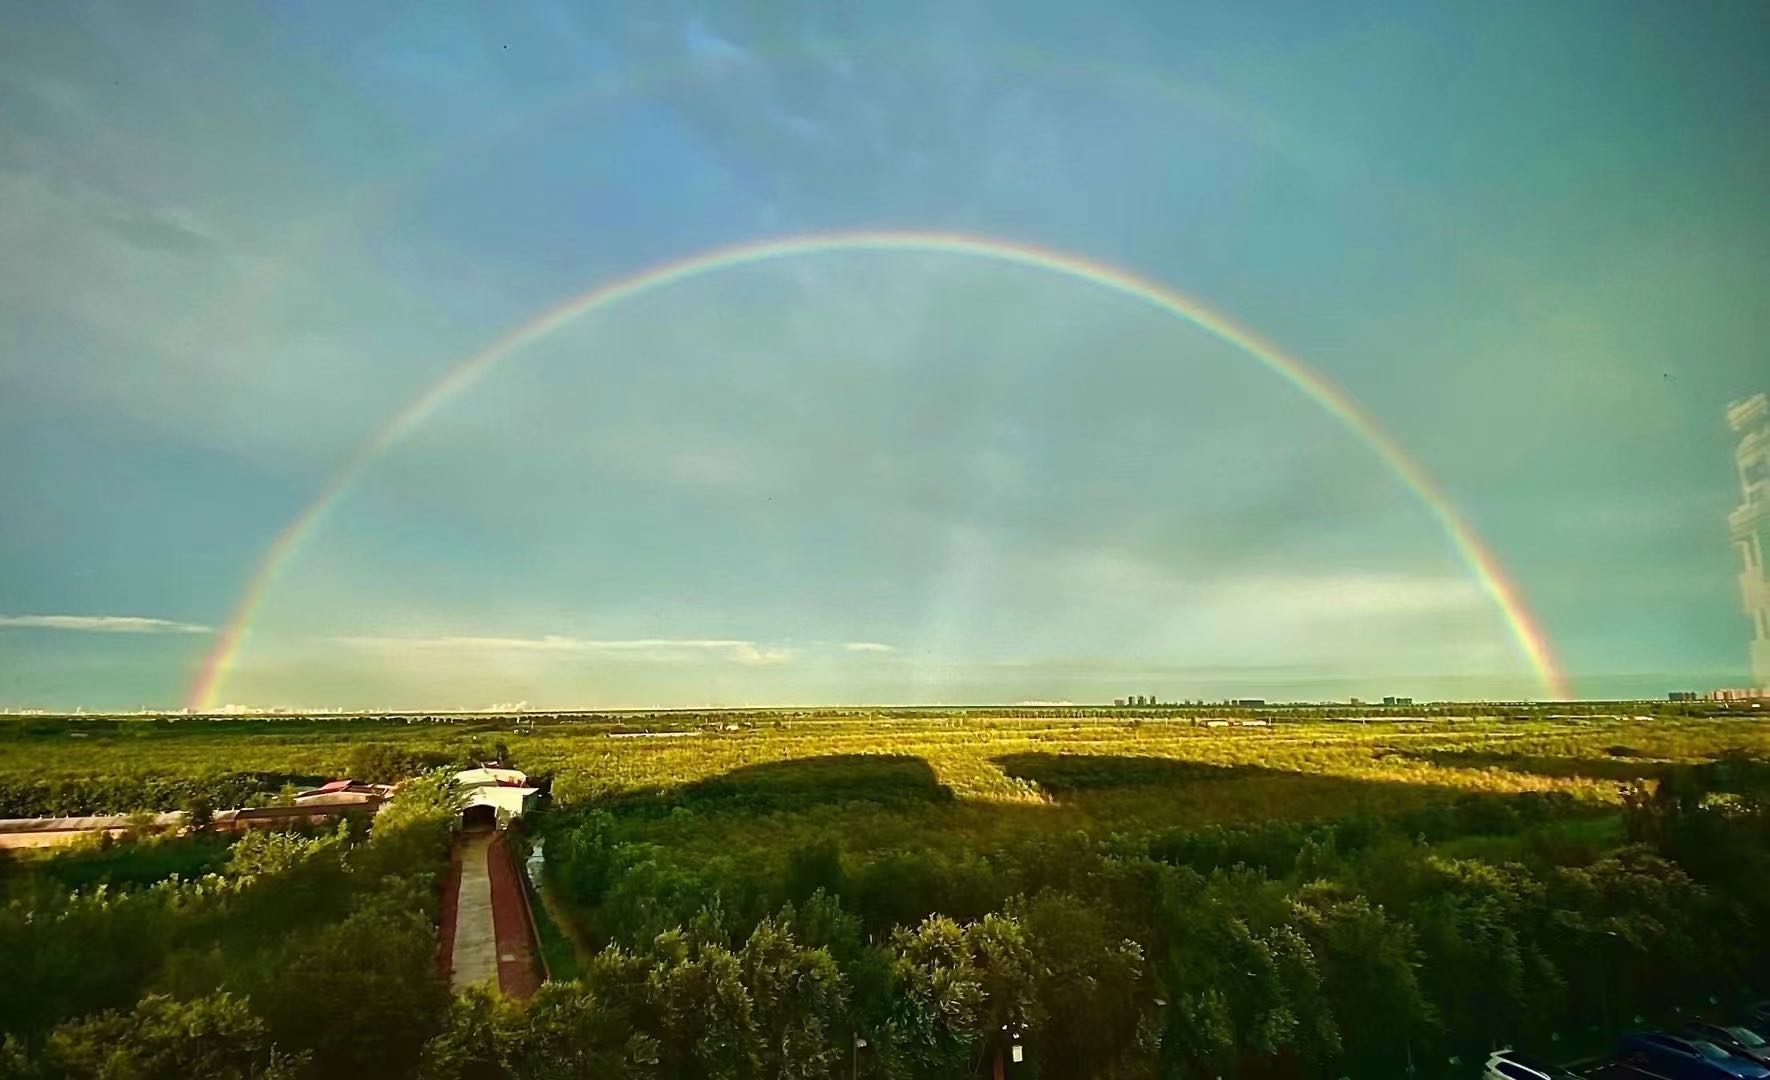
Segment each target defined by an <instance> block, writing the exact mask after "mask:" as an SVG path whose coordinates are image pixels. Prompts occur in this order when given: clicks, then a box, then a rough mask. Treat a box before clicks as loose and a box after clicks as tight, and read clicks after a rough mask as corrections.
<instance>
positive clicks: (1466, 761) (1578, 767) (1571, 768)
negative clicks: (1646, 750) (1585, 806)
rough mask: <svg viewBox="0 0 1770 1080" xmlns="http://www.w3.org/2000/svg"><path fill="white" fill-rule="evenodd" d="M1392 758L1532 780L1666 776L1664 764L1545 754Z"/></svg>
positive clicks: (1442, 753) (1408, 753)
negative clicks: (1513, 774)
mask: <svg viewBox="0 0 1770 1080" xmlns="http://www.w3.org/2000/svg"><path fill="white" fill-rule="evenodd" d="M1392 753H1393V756H1396V757H1404V758H1410V759H1412V760H1414V761H1423V762H1425V763H1427V764H1428V765H1436V766H1438V767H1440V768H1446V769H1505V770H1507V771H1509V772H1518V773H1529V774H1530V775H1532V776H1553V777H1557V778H1559V779H1564V780H1570V779H1584V780H1616V781H1625V780H1641V779H1650V778H1657V777H1660V776H1664V775H1665V773H1666V770H1667V769H1668V768H1669V766H1667V765H1666V764H1665V763H1664V762H1658V761H1639V760H1631V759H1628V758H1620V757H1612V758H1573V757H1552V756H1549V755H1544V754H1507V753H1502V752H1500V751H1496V750H1396V751H1393V752H1392Z"/></svg>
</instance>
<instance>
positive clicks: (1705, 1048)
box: [1616, 1031, 1770, 1080]
mask: <svg viewBox="0 0 1770 1080" xmlns="http://www.w3.org/2000/svg"><path fill="white" fill-rule="evenodd" d="M1616 1056H1617V1059H1618V1060H1619V1061H1622V1062H1625V1063H1627V1064H1629V1065H1638V1066H1641V1067H1644V1068H1647V1069H1650V1070H1652V1071H1653V1072H1656V1073H1659V1074H1660V1075H1661V1076H1665V1077H1668V1078H1669V1080H1731V1078H1736V1077H1743V1078H1751V1080H1757V1078H1759V1077H1766V1076H1770V1069H1766V1068H1765V1067H1764V1066H1762V1065H1759V1064H1757V1063H1755V1062H1751V1061H1747V1060H1745V1059H1744V1058H1740V1057H1734V1056H1733V1055H1732V1054H1729V1053H1728V1052H1727V1051H1725V1050H1723V1049H1721V1048H1720V1047H1718V1046H1716V1045H1715V1044H1714V1043H1712V1042H1709V1041H1707V1040H1705V1039H1687V1038H1682V1037H1680V1036H1677V1035H1666V1034H1664V1033H1662V1032H1657V1031H1654V1032H1647V1033H1644V1034H1635V1035H1626V1036H1624V1037H1623V1041H1622V1044H1621V1045H1620V1046H1618V1047H1617V1052H1616Z"/></svg>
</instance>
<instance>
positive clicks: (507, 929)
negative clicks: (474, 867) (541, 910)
mask: <svg viewBox="0 0 1770 1080" xmlns="http://www.w3.org/2000/svg"><path fill="white" fill-rule="evenodd" d="M486 858H487V861H488V867H487V869H488V870H489V872H490V875H491V883H492V922H493V924H494V925H495V926H496V927H497V934H498V987H499V989H501V990H503V991H504V992H505V993H506V994H509V995H510V996H511V997H519V998H526V997H531V996H533V994H534V992H535V991H536V990H538V989H540V987H541V946H540V943H539V942H538V941H536V940H535V923H534V913H533V911H531V910H530V908H529V898H528V893H527V892H526V891H525V888H526V887H525V886H524V885H523V881H522V876H521V873H520V871H518V869H517V866H516V860H515V858H513V857H512V856H511V853H510V844H509V836H508V834H506V833H499V834H498V835H497V838H496V839H494V840H493V841H492V846H491V847H490V848H489V849H488V850H487V852H486Z"/></svg>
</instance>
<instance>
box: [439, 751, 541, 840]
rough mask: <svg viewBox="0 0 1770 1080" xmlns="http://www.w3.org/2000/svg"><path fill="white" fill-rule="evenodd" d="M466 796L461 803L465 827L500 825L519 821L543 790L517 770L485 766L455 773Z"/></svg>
mask: <svg viewBox="0 0 1770 1080" xmlns="http://www.w3.org/2000/svg"><path fill="white" fill-rule="evenodd" d="M455 783H456V784H458V785H460V787H461V788H462V791H463V794H464V796H465V799H464V801H463V802H462V804H461V822H462V824H464V825H473V824H496V823H497V822H499V821H509V820H511V819H512V818H519V817H521V816H522V815H523V813H524V812H525V811H527V810H529V809H530V808H532V807H533V806H534V800H535V796H536V794H537V793H539V791H540V790H541V789H540V788H537V787H534V786H532V785H530V784H529V778H528V774H527V773H524V772H520V771H518V770H516V769H504V768H499V767H498V766H495V765H481V766H480V767H478V768H476V769H463V770H462V771H460V772H458V773H456V774H455Z"/></svg>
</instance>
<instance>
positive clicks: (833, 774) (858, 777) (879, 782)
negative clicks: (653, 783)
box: [599, 754, 953, 813]
mask: <svg viewBox="0 0 1770 1080" xmlns="http://www.w3.org/2000/svg"><path fill="white" fill-rule="evenodd" d="M952 798H953V792H952V789H951V788H949V787H947V786H946V785H945V784H942V783H941V782H940V781H939V779H938V778H937V777H936V776H935V774H934V769H933V768H932V767H930V766H929V764H928V763H927V762H926V761H924V760H922V759H921V758H919V757H915V756H913V755H910V754H830V755H826V756H824V757H811V758H798V759H795V760H791V761H771V762H767V763H765V764H761V765H745V766H743V767H741V768H737V769H733V770H732V771H730V772H727V773H721V774H720V775H718V776H714V777H710V778H708V779H706V780H698V781H695V782H694V783H691V784H684V785H682V786H680V787H673V788H650V789H642V790H639V791H630V792H624V793H622V794H620V795H616V796H614V797H612V798H610V799H608V800H605V801H603V802H601V803H599V805H601V806H603V807H604V808H606V809H622V810H626V809H637V808H640V807H643V806H646V805H652V806H660V807H665V808H673V807H677V806H684V807H689V808H692V809H697V810H701V809H704V810H719V811H727V810H730V811H746V812H755V813H765V812H771V811H777V810H799V809H805V808H809V807H814V806H822V805H827V804H830V803H843V802H870V803H881V804H887V805H891V804H902V803H938V802H950V801H952Z"/></svg>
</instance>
